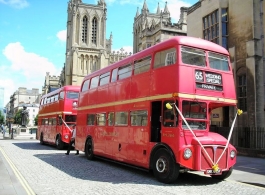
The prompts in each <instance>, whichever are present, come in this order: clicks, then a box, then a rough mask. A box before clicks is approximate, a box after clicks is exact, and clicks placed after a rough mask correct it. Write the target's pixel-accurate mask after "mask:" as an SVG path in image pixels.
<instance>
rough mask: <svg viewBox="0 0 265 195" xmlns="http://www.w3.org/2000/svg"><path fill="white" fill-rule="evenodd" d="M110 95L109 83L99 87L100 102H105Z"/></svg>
mask: <svg viewBox="0 0 265 195" xmlns="http://www.w3.org/2000/svg"><path fill="white" fill-rule="evenodd" d="M108 97H109V96H108V85H103V86H100V87H98V103H100V104H101V103H105V102H106V98H108ZM107 101H109V100H107Z"/></svg>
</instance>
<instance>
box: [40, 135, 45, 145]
mask: <svg viewBox="0 0 265 195" xmlns="http://www.w3.org/2000/svg"><path fill="white" fill-rule="evenodd" d="M40 144H41V145H44V141H43V134H42V133H41V134H40Z"/></svg>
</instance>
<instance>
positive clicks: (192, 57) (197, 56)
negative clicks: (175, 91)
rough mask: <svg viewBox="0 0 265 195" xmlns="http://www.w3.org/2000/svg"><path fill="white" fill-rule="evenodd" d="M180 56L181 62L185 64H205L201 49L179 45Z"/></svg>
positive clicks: (203, 65)
mask: <svg viewBox="0 0 265 195" xmlns="http://www.w3.org/2000/svg"><path fill="white" fill-rule="evenodd" d="M181 58H182V62H183V63H185V64H190V65H195V66H202V67H205V66H206V62H205V52H204V51H203V50H201V49H195V48H189V47H183V46H182V47H181Z"/></svg>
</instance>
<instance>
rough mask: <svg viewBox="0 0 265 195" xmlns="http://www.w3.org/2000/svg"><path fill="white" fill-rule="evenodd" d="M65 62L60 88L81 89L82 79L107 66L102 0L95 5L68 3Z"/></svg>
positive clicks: (108, 49)
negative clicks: (70, 86) (78, 86)
mask: <svg viewBox="0 0 265 195" xmlns="http://www.w3.org/2000/svg"><path fill="white" fill-rule="evenodd" d="M67 12H68V17H67V40H66V60H65V65H64V68H63V70H62V73H61V76H60V77H61V78H60V82H61V85H81V83H82V81H83V78H84V77H85V76H86V75H87V74H89V73H91V72H94V71H96V70H99V69H101V68H103V67H105V66H107V65H108V64H109V57H108V56H109V55H108V54H109V53H110V52H111V45H112V35H110V38H109V39H106V38H105V37H106V20H107V7H106V3H105V1H104V0H99V1H98V3H97V5H90V4H84V3H82V0H70V1H69V2H68V10H67Z"/></svg>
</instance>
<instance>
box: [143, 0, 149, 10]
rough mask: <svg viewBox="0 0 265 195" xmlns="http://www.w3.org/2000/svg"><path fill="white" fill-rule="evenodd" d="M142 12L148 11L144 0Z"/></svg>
mask: <svg viewBox="0 0 265 195" xmlns="http://www.w3.org/2000/svg"><path fill="white" fill-rule="evenodd" d="M142 12H149V9H148V7H147V4H146V0H144V5H143V9H142Z"/></svg>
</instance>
